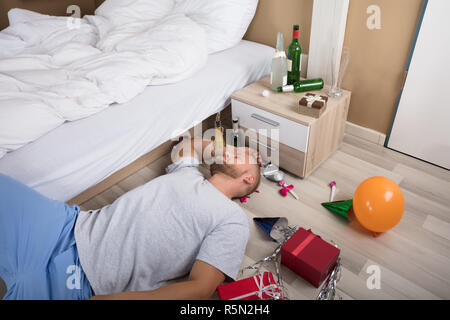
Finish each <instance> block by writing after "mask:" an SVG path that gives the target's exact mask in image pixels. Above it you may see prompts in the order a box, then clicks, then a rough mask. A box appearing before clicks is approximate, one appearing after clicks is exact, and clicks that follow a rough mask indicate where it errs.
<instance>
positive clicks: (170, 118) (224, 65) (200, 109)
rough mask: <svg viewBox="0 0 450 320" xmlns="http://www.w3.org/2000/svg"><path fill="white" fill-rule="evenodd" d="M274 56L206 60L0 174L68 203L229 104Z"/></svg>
mask: <svg viewBox="0 0 450 320" xmlns="http://www.w3.org/2000/svg"><path fill="white" fill-rule="evenodd" d="M273 51H274V49H273V48H271V47H268V46H265V45H262V44H258V43H255V42H250V41H245V40H242V41H241V42H240V43H238V45H236V46H234V47H232V48H230V49H227V50H224V51H221V52H217V53H214V54H210V55H209V56H208V60H207V63H206V66H205V67H203V68H202V69H201V70H200V71H198V72H197V73H196V74H195V75H193V76H192V77H190V78H188V79H186V80H183V81H180V82H177V83H175V84H169V85H161V86H149V87H147V88H146V89H145V90H144V92H143V93H141V94H139V95H138V96H136V97H135V98H133V99H132V100H131V101H129V102H126V103H123V104H115V105H112V106H110V107H109V108H107V109H105V110H103V111H101V112H99V113H97V114H94V115H92V116H89V117H87V118H84V119H81V120H77V121H73V122H66V123H64V124H63V125H61V126H59V127H57V128H56V129H54V130H52V131H50V132H48V133H47V134H45V135H44V136H42V137H41V138H39V139H38V140H36V141H34V142H31V143H29V144H27V145H25V146H23V147H21V148H19V149H18V150H16V151H13V152H11V153H8V154H6V155H5V156H4V157H3V158H1V159H0V172H1V173H3V174H6V175H9V176H11V177H13V178H15V179H17V180H19V181H21V182H23V183H25V184H26V185H28V186H30V187H32V188H34V189H35V190H37V191H38V192H40V193H42V194H44V195H45V196H47V197H50V198H52V199H56V200H61V201H68V200H70V199H73V198H74V197H75V196H77V195H79V194H80V193H82V192H83V191H85V190H87V189H88V188H91V187H92V186H95V185H97V184H98V183H100V182H101V181H104V180H105V179H106V178H108V177H109V176H111V175H112V174H114V173H115V172H117V171H118V170H121V169H123V168H125V167H127V166H128V165H130V164H131V163H132V162H134V161H135V160H136V159H139V158H140V157H142V156H143V155H145V154H148V153H149V152H150V151H152V150H154V149H156V148H157V147H158V146H161V145H162V144H163V143H165V142H167V141H168V140H170V139H172V138H174V137H176V136H178V135H180V134H182V133H183V132H186V131H187V130H188V129H190V128H192V127H193V126H195V125H196V124H198V123H201V122H202V121H203V120H205V119H206V118H208V117H209V116H211V115H213V114H215V113H217V112H219V111H221V110H223V109H224V108H225V107H226V106H227V105H228V104H229V97H230V96H231V94H232V93H233V92H235V91H236V90H239V89H240V88H242V87H244V86H246V85H247V84H249V83H251V82H254V81H256V80H259V79H261V78H263V77H265V76H267V75H268V74H269V71H270V63H271V58H272V55H273Z"/></svg>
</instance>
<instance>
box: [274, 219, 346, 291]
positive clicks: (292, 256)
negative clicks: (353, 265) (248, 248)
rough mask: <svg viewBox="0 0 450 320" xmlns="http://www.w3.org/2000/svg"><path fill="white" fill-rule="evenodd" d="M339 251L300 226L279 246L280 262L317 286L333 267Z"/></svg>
mask: <svg viewBox="0 0 450 320" xmlns="http://www.w3.org/2000/svg"><path fill="white" fill-rule="evenodd" d="M340 252H341V251H340V250H339V249H338V248H336V247H335V246H333V245H331V244H329V243H328V242H326V241H324V240H322V238H320V237H319V236H317V235H315V234H314V233H312V232H311V230H308V231H307V230H305V229H303V228H300V229H299V230H298V231H297V232H296V233H295V234H294V235H293V236H292V237H291V238H289V240H288V241H286V243H285V244H284V245H283V246H282V247H281V263H282V264H284V265H285V266H286V267H288V268H289V269H291V270H292V271H294V272H295V273H297V274H298V275H299V276H301V277H302V278H303V279H305V280H307V281H309V282H310V283H311V284H312V285H314V286H315V287H316V288H318V287H320V285H321V284H322V282H323V281H324V280H325V279H326V278H327V276H328V275H329V273H330V272H331V271H332V270H333V268H334V267H335V265H336V262H337V259H338V258H339V254H340Z"/></svg>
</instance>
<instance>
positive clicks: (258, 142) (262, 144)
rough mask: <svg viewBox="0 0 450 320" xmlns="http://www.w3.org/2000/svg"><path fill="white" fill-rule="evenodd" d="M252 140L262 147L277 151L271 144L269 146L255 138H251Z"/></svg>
mask: <svg viewBox="0 0 450 320" xmlns="http://www.w3.org/2000/svg"><path fill="white" fill-rule="evenodd" d="M252 142H255V143H257V144H259V145H260V146H263V147H264V148H267V149H269V150H272V151H277V148H274V147H271V146H269V145H267V144H265V143H262V142H261V141H259V140H256V139H255V138H253V139H252Z"/></svg>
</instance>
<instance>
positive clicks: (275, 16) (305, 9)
mask: <svg viewBox="0 0 450 320" xmlns="http://www.w3.org/2000/svg"><path fill="white" fill-rule="evenodd" d="M422 3H423V0H350V7H349V13H348V20H347V29H346V34H345V41H344V45H345V46H347V47H349V48H350V51H351V59H350V64H349V67H348V70H347V73H346V76H345V78H344V83H343V87H344V88H345V89H348V90H351V91H352V93H353V95H352V102H351V105H350V110H349V115H348V120H349V121H350V122H353V123H355V124H358V125H361V126H363V127H367V128H371V129H373V130H376V131H379V132H382V133H387V132H388V130H389V126H390V123H391V119H392V116H393V112H394V109H395V104H396V101H397V97H398V93H399V90H400V88H401V83H402V80H403V71H404V69H405V66H406V62H407V58H408V55H409V51H410V48H411V44H412V41H413V38H414V33H415V30H416V25H417V20H418V18H419V14H420V10H421V8H422ZM370 5H378V6H380V8H381V24H382V26H381V27H382V28H381V30H376V31H371V30H369V29H368V28H367V26H366V21H367V19H368V17H369V15H368V14H367V13H366V10H367V7H368V6H370ZM312 7H313V0H260V2H259V5H258V9H257V12H256V16H255V18H254V20H253V22H252V24H251V25H250V28H249V30H248V32H247V34H246V39H248V40H252V41H256V42H261V43H264V44H268V45H271V46H275V42H276V33H277V31H283V32H284V34H285V45H286V46H287V45H288V44H289V42H290V41H291V39H292V35H291V33H292V32H291V28H292V25H293V24H295V23H298V24H300V28H301V40H300V42H301V44H302V47H303V51H304V52H305V53H308V52H309V36H310V31H311V28H310V25H311V17H312Z"/></svg>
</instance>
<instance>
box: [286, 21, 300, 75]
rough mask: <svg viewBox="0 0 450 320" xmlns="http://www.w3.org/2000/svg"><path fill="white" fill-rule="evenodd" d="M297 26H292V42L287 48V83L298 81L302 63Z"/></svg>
mask: <svg viewBox="0 0 450 320" xmlns="http://www.w3.org/2000/svg"><path fill="white" fill-rule="evenodd" d="M298 34H299V27H298V25H295V26H294V32H293V35H292V42H291V44H290V45H289V48H288V54H287V58H288V84H294V83H295V82H297V81H300V71H301V65H302V46H301V45H300V43H299V42H298Z"/></svg>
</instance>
